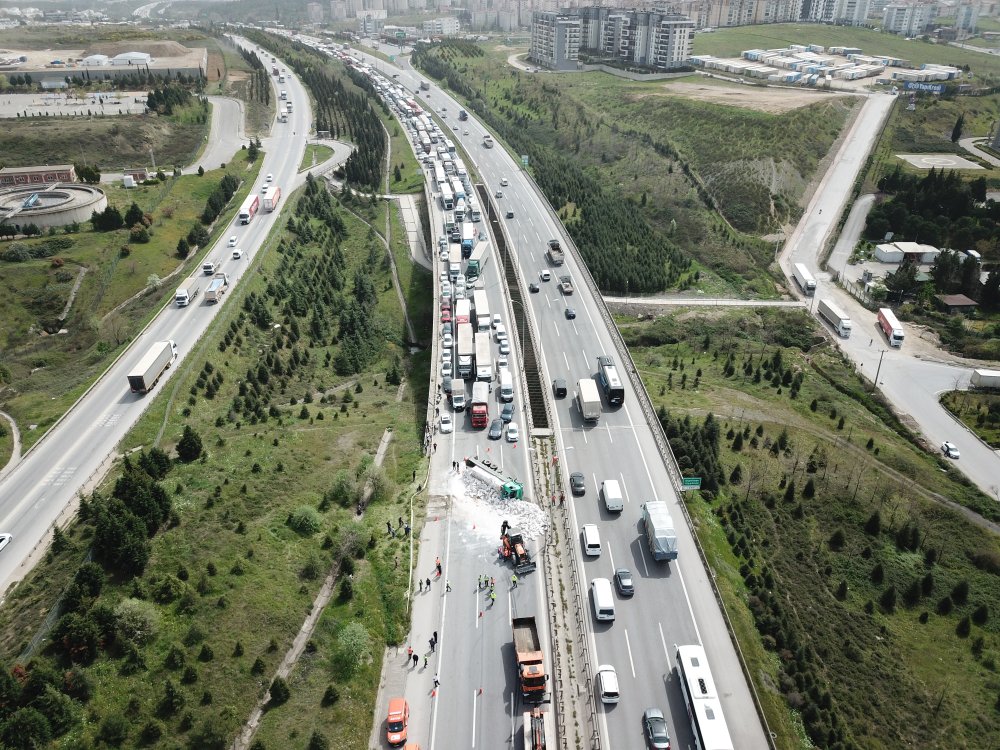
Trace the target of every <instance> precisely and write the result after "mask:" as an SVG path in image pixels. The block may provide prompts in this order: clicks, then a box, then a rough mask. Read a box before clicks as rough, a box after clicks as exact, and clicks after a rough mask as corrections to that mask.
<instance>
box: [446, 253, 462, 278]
mask: <svg viewBox="0 0 1000 750" xmlns="http://www.w3.org/2000/svg"><path fill="white" fill-rule="evenodd" d="M461 275H462V248H461V247H459V246H458V245H452V246H451V249H450V250H449V251H448V276H449V277H450V278H451V280H452V281H454V280H455V279H457V278H458V277H459V276H461Z"/></svg>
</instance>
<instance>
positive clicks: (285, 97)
mask: <svg viewBox="0 0 1000 750" xmlns="http://www.w3.org/2000/svg"><path fill="white" fill-rule="evenodd" d="M281 98H282V99H287V98H288V92H287V91H282V92H281Z"/></svg>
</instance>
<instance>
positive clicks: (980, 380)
mask: <svg viewBox="0 0 1000 750" xmlns="http://www.w3.org/2000/svg"><path fill="white" fill-rule="evenodd" d="M971 382H972V385H973V387H974V388H984V389H986V388H992V389H997V388H1000V370H973V371H972V381H971Z"/></svg>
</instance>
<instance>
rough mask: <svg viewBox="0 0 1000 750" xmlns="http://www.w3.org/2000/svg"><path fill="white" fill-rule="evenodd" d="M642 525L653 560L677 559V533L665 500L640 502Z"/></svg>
mask: <svg viewBox="0 0 1000 750" xmlns="http://www.w3.org/2000/svg"><path fill="white" fill-rule="evenodd" d="M642 526H643V529H644V530H645V532H646V543H647V544H648V545H649V553H650V554H651V555H652V556H653V559H654V560H657V561H660V560H676V559H677V533H676V532H675V531H674V519H673V518H671V516H670V509H669V508H668V507H667V504H666V503H665V502H663V501H662V500H653V501H650V502H648V503H643V504H642Z"/></svg>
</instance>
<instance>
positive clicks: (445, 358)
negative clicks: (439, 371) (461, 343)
mask: <svg viewBox="0 0 1000 750" xmlns="http://www.w3.org/2000/svg"><path fill="white" fill-rule="evenodd" d="M441 361H442V362H447V363H448V364H451V347H450V346H449V347H448V348H447V349H442V350H441Z"/></svg>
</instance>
